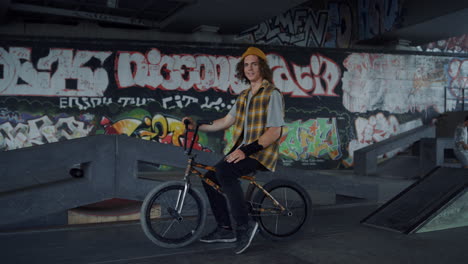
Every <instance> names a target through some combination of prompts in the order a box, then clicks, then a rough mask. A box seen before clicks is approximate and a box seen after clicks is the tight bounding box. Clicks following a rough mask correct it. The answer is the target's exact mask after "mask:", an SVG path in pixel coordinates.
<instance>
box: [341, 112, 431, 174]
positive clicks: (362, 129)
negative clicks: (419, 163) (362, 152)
mask: <svg viewBox="0 0 468 264" xmlns="http://www.w3.org/2000/svg"><path fill="white" fill-rule="evenodd" d="M422 124H423V123H422V121H421V120H419V119H418V120H413V121H410V122H407V123H404V124H401V125H400V124H399V122H398V120H397V119H396V117H395V116H393V115H391V116H389V117H388V118H386V117H385V116H384V114H382V113H378V114H377V115H375V116H370V117H369V119H365V118H362V117H358V118H357V119H356V121H355V128H356V135H357V139H353V140H352V141H351V142H350V143H349V146H348V153H349V157H348V158H346V159H344V160H343V163H344V164H345V165H346V166H352V163H353V156H354V151H356V150H358V149H361V148H363V147H365V146H368V145H371V144H373V143H376V142H380V141H382V140H384V139H387V138H389V137H391V136H394V135H398V134H400V133H403V132H405V131H408V130H411V129H413V128H416V127H419V126H421V125H422ZM405 148H406V147H402V148H398V149H395V150H393V151H390V152H388V153H386V154H385V156H386V157H392V156H394V155H395V154H397V153H398V152H400V151H402V150H403V149H405Z"/></svg>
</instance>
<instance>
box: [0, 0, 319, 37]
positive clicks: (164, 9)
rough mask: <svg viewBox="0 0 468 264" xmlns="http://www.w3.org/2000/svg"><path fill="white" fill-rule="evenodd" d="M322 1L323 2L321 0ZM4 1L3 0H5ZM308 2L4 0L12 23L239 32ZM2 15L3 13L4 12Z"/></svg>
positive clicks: (264, 0) (241, 0) (291, 0)
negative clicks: (91, 23) (90, 23)
mask: <svg viewBox="0 0 468 264" xmlns="http://www.w3.org/2000/svg"><path fill="white" fill-rule="evenodd" d="M320 1H322V0H320ZM2 2H3V3H2ZM303 2H306V0H288V1H284V0H256V1H252V0H235V1H232V0H157V1H152V0H66V1H65V0H6V1H5V0H0V4H1V5H2V6H3V8H2V7H0V10H1V9H4V10H7V11H4V13H5V14H6V15H5V18H6V20H8V21H13V20H19V19H20V20H22V22H31V23H34V22H42V23H44V22H50V23H61V24H64V23H65V24H74V23H75V24H77V23H79V22H80V21H82V20H93V21H97V22H98V23H99V24H100V25H101V26H114V27H115V26H118V27H126V28H154V29H159V30H161V31H163V32H177V33H191V32H194V31H196V30H199V29H200V27H201V29H202V30H205V31H212V32H217V33H220V34H237V33H240V32H242V31H243V30H245V29H247V28H249V27H251V26H254V25H256V24H259V23H261V22H262V21H264V20H266V19H268V18H271V17H274V16H275V15H278V14H281V13H283V12H285V11H287V10H288V9H291V8H293V7H295V6H298V5H299V4H301V3H303ZM0 15H1V14H0Z"/></svg>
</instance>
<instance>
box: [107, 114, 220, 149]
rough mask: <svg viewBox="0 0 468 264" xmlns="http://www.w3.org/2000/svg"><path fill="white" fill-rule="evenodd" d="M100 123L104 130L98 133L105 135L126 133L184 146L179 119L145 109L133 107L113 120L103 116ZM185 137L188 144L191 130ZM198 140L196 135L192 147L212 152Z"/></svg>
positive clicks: (182, 131) (191, 134)
mask: <svg viewBox="0 0 468 264" xmlns="http://www.w3.org/2000/svg"><path fill="white" fill-rule="evenodd" d="M100 125H101V126H102V127H103V130H104V131H101V132H99V133H103V134H106V135H127V136H133V137H137V138H141V139H144V140H151V141H156V142H159V143H162V144H171V145H174V146H178V147H180V146H184V141H185V126H184V124H183V123H182V121H181V120H179V119H176V118H173V117H168V116H165V115H163V114H155V115H152V116H151V114H150V113H149V112H148V111H146V110H145V109H141V108H137V109H133V110H131V111H130V112H127V113H122V114H121V115H120V116H119V117H116V118H115V119H114V120H111V119H110V118H108V117H106V116H103V117H102V118H101V121H100ZM187 138H188V141H187V144H188V146H189V145H190V144H191V142H192V138H193V132H189V133H188V135H187ZM199 140H200V137H199V136H197V137H196V138H195V142H194V145H193V149H196V150H202V151H206V152H212V150H210V149H209V148H207V147H204V146H203V145H202V144H200V142H199Z"/></svg>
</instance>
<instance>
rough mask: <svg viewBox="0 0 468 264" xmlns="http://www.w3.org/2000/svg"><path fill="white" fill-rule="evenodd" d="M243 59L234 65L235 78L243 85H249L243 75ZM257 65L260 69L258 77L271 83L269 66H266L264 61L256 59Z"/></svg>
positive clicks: (271, 74)
mask: <svg viewBox="0 0 468 264" xmlns="http://www.w3.org/2000/svg"><path fill="white" fill-rule="evenodd" d="M244 59H245V58H243V59H241V60H240V61H239V62H238V63H237V65H236V78H238V79H239V80H241V81H242V82H244V83H250V81H249V79H247V77H246V76H245V73H244ZM258 65H259V67H260V75H261V76H262V78H263V79H266V80H267V81H269V82H270V83H273V72H272V71H271V69H270V66H268V63H267V62H266V61H265V60H264V59H262V58H260V57H258Z"/></svg>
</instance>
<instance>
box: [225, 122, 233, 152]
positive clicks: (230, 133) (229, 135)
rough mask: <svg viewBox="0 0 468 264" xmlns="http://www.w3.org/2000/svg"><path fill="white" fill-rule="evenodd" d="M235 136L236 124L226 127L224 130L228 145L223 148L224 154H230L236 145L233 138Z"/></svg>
mask: <svg viewBox="0 0 468 264" xmlns="http://www.w3.org/2000/svg"><path fill="white" fill-rule="evenodd" d="M233 136H234V126H231V127H230V128H228V129H226V130H225V131H224V142H226V146H225V147H224V149H223V153H224V154H228V152H229V151H230V150H231V149H232V147H234V141H233V140H232V138H233Z"/></svg>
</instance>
